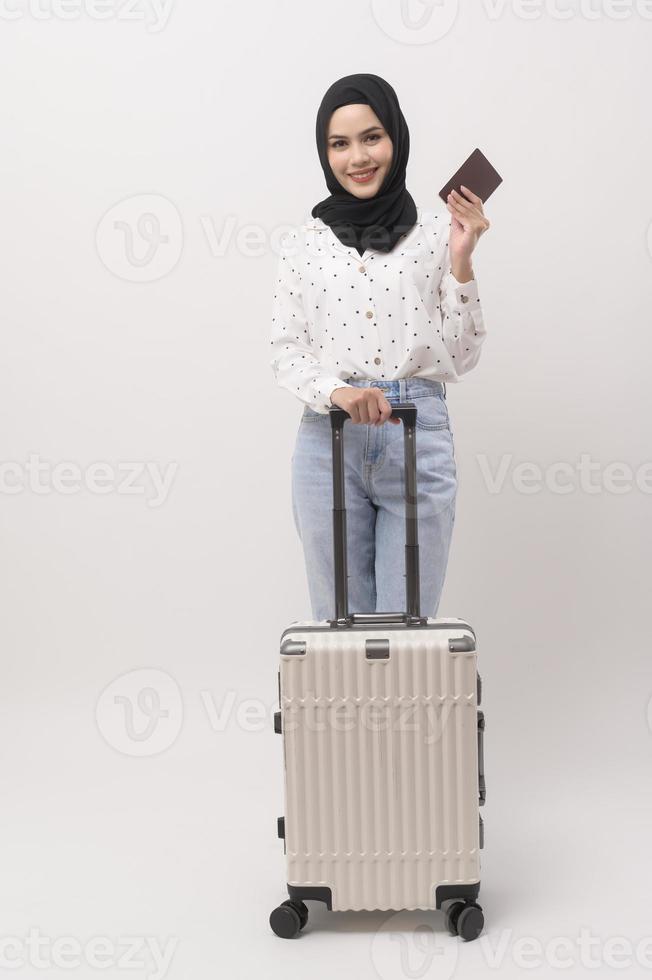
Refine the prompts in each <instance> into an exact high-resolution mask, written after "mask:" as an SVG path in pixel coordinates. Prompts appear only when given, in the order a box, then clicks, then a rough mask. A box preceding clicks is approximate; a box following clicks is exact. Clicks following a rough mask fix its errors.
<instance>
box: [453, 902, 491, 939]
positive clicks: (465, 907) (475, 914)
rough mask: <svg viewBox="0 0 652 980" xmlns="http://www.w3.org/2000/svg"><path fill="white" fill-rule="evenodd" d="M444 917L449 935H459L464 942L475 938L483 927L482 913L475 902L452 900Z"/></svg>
mask: <svg viewBox="0 0 652 980" xmlns="http://www.w3.org/2000/svg"><path fill="white" fill-rule="evenodd" d="M444 918H445V921H446V926H447V928H448V931H449V932H450V934H451V936H460V938H461V939H464V940H465V941H466V942H470V941H471V940H472V939H477V938H478V936H479V935H480V933H481V932H482V929H483V927H484V915H483V913H482V908H481V907H480V906H479V905H478V903H477V902H453V904H452V905H449V906H448V908H447V909H446V912H445V913H444Z"/></svg>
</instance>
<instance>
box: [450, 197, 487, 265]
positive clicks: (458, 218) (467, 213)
mask: <svg viewBox="0 0 652 980" xmlns="http://www.w3.org/2000/svg"><path fill="white" fill-rule="evenodd" d="M461 186H462V190H463V191H464V194H465V195H466V197H462V195H461V194H458V193H457V191H456V190H453V191H451V193H450V194H449V195H448V201H447V203H446V207H447V208H448V210H449V211H450V213H451V230H450V236H449V249H450V257H451V260H455V259H457V260H458V261H461V262H463V261H465V260H468V259H470V257H471V253H472V252H473V249H474V248H475V246H476V245H477V244H478V239H479V238H480V235H482V234H483V233H484V232H485V231H486V230H487V228H489V224H490V222H489V219H488V218H486V217H485V214H484V211H483V210H482V201H481V200H480V198H479V197H478V195H477V194H474V193H473V191H470V190H469V188H468V187H465V186H464V184H462V185H461ZM467 198H468V200H467Z"/></svg>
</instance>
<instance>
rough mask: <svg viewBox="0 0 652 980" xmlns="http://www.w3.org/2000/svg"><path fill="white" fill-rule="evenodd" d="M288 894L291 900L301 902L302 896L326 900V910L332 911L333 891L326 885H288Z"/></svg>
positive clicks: (316, 900) (319, 900)
mask: <svg viewBox="0 0 652 980" xmlns="http://www.w3.org/2000/svg"><path fill="white" fill-rule="evenodd" d="M288 895H289V896H290V898H291V899H292V901H293V902H302V901H303V900H304V898H308V899H313V900H314V901H315V902H326V908H327V909H328V911H329V912H332V911H333V893H332V892H331V890H330V888H328V887H327V886H326V885H288Z"/></svg>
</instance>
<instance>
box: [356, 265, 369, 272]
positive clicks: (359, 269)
mask: <svg viewBox="0 0 652 980" xmlns="http://www.w3.org/2000/svg"><path fill="white" fill-rule="evenodd" d="M366 271H367V270H366V269H365V267H364V266H363V265H359V266H358V272H366Z"/></svg>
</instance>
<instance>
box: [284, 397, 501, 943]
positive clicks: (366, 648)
mask: <svg viewBox="0 0 652 980" xmlns="http://www.w3.org/2000/svg"><path fill="white" fill-rule="evenodd" d="M416 411H417V410H416V406H415V405H414V403H413V402H404V403H402V404H401V405H397V406H395V407H394V409H393V412H392V414H393V415H396V416H399V417H400V418H401V419H402V421H403V428H404V437H405V472H406V480H405V486H406V552H405V553H406V612H404V613H400V612H388V613H382V612H378V613H375V612H374V613H364V614H362V613H354V614H349V613H348V608H347V606H348V597H347V568H346V566H347V562H346V510H345V501H344V479H343V444H342V439H343V427H344V422H345V420H346V419H348V418H349V415H348V413H347V412H345V411H344V410H343V409H339V408H332V409H330V416H331V426H332V440H333V532H334V551H335V618H334V619H332V620H324V621H322V622H308V621H306V622H296V623H293V624H292V625H291V626H290V627H288V629H286V630H285V631H284V632H283V634H282V636H281V646H280V656H281V662H280V670H279V707H280V711H278V712H277V713H276V715H275V719H274V728H275V730H276V731H277V732H279V733H282V736H283V758H284V769H285V786H284V788H285V815H284V816H283V817H279V819H278V836H279V837H281V838H282V839H283V840H284V847H285V854H286V863H287V889H288V894H289V896H290V897H289V899H288V900H286V901H285V902H283V903H282V904H281V905H280V906H278V907H277V908H276V909H274V910H273V911H272V913H271V915H270V919H269V921H270V925H271V928H272V930H273V931H274V932H275V933H276V935H278V936H282V937H284V938H292V937H294V936H296V935H298V934H299V932H300V930H301V929H303V927H304V926H305V924H306V922H307V919H308V908H307V906H306V905H305V901H304V900H306V899H308V900H310V899H316V900H319V901H322V902H325V903H326V906H327V908H328V909H332V910H340V911H345V910H346V911H348V910H351V911H357V910H362V909H366V910H383V911H384V910H397V911H398V910H402V909H424V910H425V909H440V908H442V907H443V906H444V903H446V908H445V918H446V924H447V926H448V929H449V931H450V932H451V933H452V934H453V935H459V936H461V937H462V938H463V939H465V940H470V939H475V938H476V937H477V936H478V935H479V934H480V932H481V931H482V928H483V925H484V917H483V912H482V908H481V906H480V905H479V904H478V901H477V898H478V894H479V890H480V849H481V848H482V846H483V843H484V841H483V825H482V818H481V817H480V814H479V810H478V807H479V805H482V804H483V803H484V800H485V785H484V765H483V731H484V715H483V712H482V711H480V710H478V705H479V704H480V699H481V680H480V676H479V674H478V672H477V649H476V643H475V634H474V631H473V630H472V628H471V627H470V626H469V625H468V623H465V622H464V621H462V620H460V619H440V618H437V619H433V618H429V617H422V616H420V614H419V551H418V540H417V517H416V503H417V495H416V445H415V440H416V427H415V422H416Z"/></svg>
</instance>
